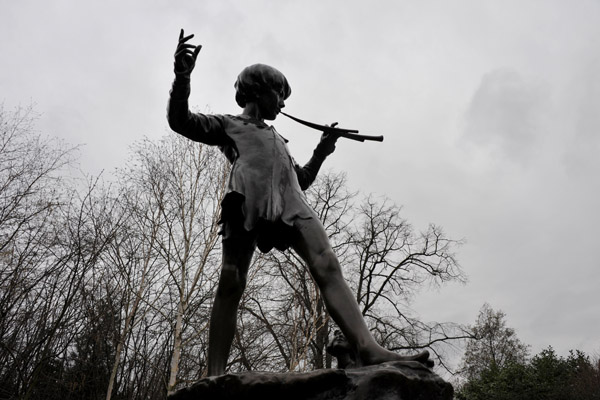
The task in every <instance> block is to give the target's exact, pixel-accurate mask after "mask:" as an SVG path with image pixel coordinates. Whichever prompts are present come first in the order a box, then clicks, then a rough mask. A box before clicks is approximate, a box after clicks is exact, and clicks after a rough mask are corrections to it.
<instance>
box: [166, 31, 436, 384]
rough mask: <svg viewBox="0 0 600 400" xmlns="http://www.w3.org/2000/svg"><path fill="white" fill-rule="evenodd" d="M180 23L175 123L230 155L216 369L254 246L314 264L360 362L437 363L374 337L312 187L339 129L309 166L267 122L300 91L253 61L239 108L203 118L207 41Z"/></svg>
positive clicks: (212, 352)
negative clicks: (198, 70) (196, 109)
mask: <svg viewBox="0 0 600 400" xmlns="http://www.w3.org/2000/svg"><path fill="white" fill-rule="evenodd" d="M193 36H194V35H189V36H185V35H184V32H183V30H181V33H180V36H179V43H178V46H177V50H176V52H175V80H174V82H173V86H172V90H171V95H170V99H169V106H168V121H169V125H170V127H171V128H172V129H173V130H174V131H175V132H177V133H179V134H181V135H183V136H185V137H187V138H189V139H191V140H194V141H197V142H202V143H205V144H208V145H214V146H219V148H220V149H221V151H222V152H223V154H224V155H225V157H227V159H228V160H229V162H231V164H232V168H231V175H230V179H229V185H228V188H227V194H226V196H225V198H224V200H223V202H222V215H223V217H222V220H221V223H222V224H223V229H222V232H223V266H222V270H221V276H220V280H219V285H218V289H217V292H216V295H215V299H214V304H213V309H212V314H211V321H210V330H209V349H208V375H209V376H214V375H221V374H223V373H224V372H225V366H226V363H227V358H228V356H229V351H230V348H231V343H232V340H233V337H234V332H235V329H236V317H237V310H238V305H239V302H240V298H241V296H242V293H243V291H244V288H245V286H246V278H247V274H248V268H249V266H250V262H251V260H252V256H253V254H254V251H255V249H256V248H257V247H258V248H259V249H260V250H262V251H264V252H266V251H269V250H271V248H273V247H276V248H278V249H282V250H283V249H287V248H292V249H293V250H294V251H295V252H296V253H297V254H298V255H299V256H300V257H301V258H302V259H303V260H304V261H305V262H306V265H307V266H308V269H309V271H310V273H311V274H312V276H313V277H314V279H315V282H316V283H317V285H318V287H319V289H320V291H321V294H322V296H323V298H324V300H325V304H326V306H327V310H328V312H329V314H330V315H331V317H332V318H333V320H334V321H335V323H336V324H337V325H338V326H339V328H340V330H341V331H342V332H343V334H344V336H345V337H346V338H347V341H348V344H349V346H350V347H351V348H352V349H353V352H352V354H353V359H352V360H351V361H352V362H353V365H355V366H367V365H375V364H380V363H384V362H389V361H417V362H419V363H421V364H423V365H427V366H430V365H431V361H430V360H429V353H428V352H427V351H424V352H422V353H420V354H417V355H414V356H403V355H400V354H397V353H394V352H391V351H389V350H387V349H384V348H383V347H381V346H380V345H379V344H378V343H377V342H376V341H375V340H374V338H373V336H372V335H371V333H370V332H369V329H368V328H367V325H366V324H365V321H364V319H363V317H362V315H361V313H360V309H359V307H358V304H357V302H356V300H355V298H354V295H353V294H352V292H351V291H350V288H349V287H348V285H347V284H346V282H345V281H344V278H343V276H342V272H341V268H340V264H339V261H338V259H337V257H336V256H335V254H334V253H333V250H332V248H331V245H330V243H329V239H328V237H327V234H326V232H325V229H324V227H323V225H322V223H321V222H320V221H319V219H318V217H317V215H316V214H315V212H314V211H313V210H312V209H311V208H310V206H309V205H308V202H307V201H306V198H305V196H304V194H303V190H305V189H306V188H308V187H309V186H310V184H311V183H312V182H313V181H314V179H315V177H316V175H317V173H318V171H319V168H320V167H321V165H322V163H323V161H324V160H325V158H326V157H327V156H328V155H329V154H331V153H333V151H334V150H335V143H336V140H337V139H338V137H339V135H338V134H337V132H336V131H334V130H332V129H324V133H323V135H322V136H321V140H320V142H319V143H318V144H317V146H316V148H315V150H314V152H313V156H312V157H311V159H310V160H309V162H308V163H307V164H305V165H304V166H302V167H301V166H299V165H298V164H296V163H295V162H294V161H293V158H292V157H291V156H290V154H289V151H288V148H287V145H286V140H285V139H284V138H283V137H282V136H281V135H279V134H278V133H277V131H276V130H275V128H274V127H273V126H269V125H267V124H266V123H265V120H274V119H275V118H276V117H277V115H278V114H279V113H280V112H281V109H282V108H284V107H285V100H286V99H287V98H288V97H289V95H290V94H291V88H290V86H289V84H288V82H287V79H286V78H285V76H284V75H283V74H282V73H281V72H279V71H278V70H276V69H275V68H273V67H269V66H267V65H263V64H255V65H251V66H249V67H247V68H245V69H244V70H243V71H242V72H241V73H240V75H239V76H238V79H237V81H236V84H235V88H236V101H237V103H238V104H239V105H240V107H242V109H243V111H242V113H241V114H240V115H237V116H232V115H204V114H200V113H192V112H190V111H189V107H188V97H189V94H190V76H191V73H192V71H193V69H194V66H195V64H196V59H197V57H198V54H199V52H200V49H201V46H195V45H192V44H190V43H189V40H190V39H192V38H193Z"/></svg>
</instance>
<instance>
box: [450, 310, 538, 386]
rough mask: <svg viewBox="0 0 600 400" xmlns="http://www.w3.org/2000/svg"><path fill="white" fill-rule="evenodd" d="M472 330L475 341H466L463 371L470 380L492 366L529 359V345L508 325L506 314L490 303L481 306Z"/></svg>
mask: <svg viewBox="0 0 600 400" xmlns="http://www.w3.org/2000/svg"><path fill="white" fill-rule="evenodd" d="M471 331H472V335H473V340H471V341H469V342H468V343H467V348H466V350H465V355H464V357H463V362H462V364H463V365H462V374H463V375H464V376H465V377H466V378H467V379H469V380H473V379H477V378H479V376H480V375H481V372H482V371H484V370H485V369H487V368H490V367H494V368H500V367H503V366H505V365H508V364H509V363H525V361H526V360H527V356H528V353H529V349H528V346H527V345H526V344H524V343H523V342H521V340H519V338H518V337H517V335H516V332H515V330H514V329H512V328H509V327H508V326H506V314H504V312H502V311H500V310H499V311H495V310H494V309H492V307H491V306H490V305H489V304H487V303H486V304H484V305H483V306H482V307H481V310H479V315H478V316H477V321H476V322H475V325H473V326H472V327H471Z"/></svg>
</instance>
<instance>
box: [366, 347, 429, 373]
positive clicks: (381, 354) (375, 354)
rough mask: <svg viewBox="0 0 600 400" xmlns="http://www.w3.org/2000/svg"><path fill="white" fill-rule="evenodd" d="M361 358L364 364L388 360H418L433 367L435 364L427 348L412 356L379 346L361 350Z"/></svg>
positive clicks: (374, 363)
mask: <svg viewBox="0 0 600 400" xmlns="http://www.w3.org/2000/svg"><path fill="white" fill-rule="evenodd" d="M360 359H361V361H362V364H363V365H376V364H381V363H384V362H388V361H416V362H419V363H421V364H423V365H424V366H426V367H427V368H432V367H433V365H434V363H433V360H431V359H430V358H429V352H428V351H427V350H423V351H422V352H420V353H418V354H415V355H412V356H406V355H400V354H397V353H394V352H392V351H389V350H386V349H384V348H383V347H379V349H377V350H375V351H365V352H361V354H360Z"/></svg>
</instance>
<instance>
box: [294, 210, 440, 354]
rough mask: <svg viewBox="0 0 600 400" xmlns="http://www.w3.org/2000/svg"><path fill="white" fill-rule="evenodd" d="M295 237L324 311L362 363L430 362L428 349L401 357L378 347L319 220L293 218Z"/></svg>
mask: <svg viewBox="0 0 600 400" xmlns="http://www.w3.org/2000/svg"><path fill="white" fill-rule="evenodd" d="M295 227H296V228H297V230H298V234H299V235H298V238H297V239H296V241H295V243H294V250H295V251H296V252H297V253H298V255H300V257H302V258H303V259H304V261H305V262H306V263H307V264H308V267H309V269H310V272H311V274H312V276H313V277H314V279H315V281H316V283H317V285H318V286H319V290H320V291H321V294H322V296H323V300H324V301H325V305H326V307H327V311H329V314H330V315H331V317H332V318H333V320H334V321H335V323H336V324H337V325H338V326H339V327H340V329H341V331H342V332H343V334H344V335H345V336H346V338H347V339H348V341H349V342H350V343H351V344H352V345H353V346H355V348H356V350H357V354H358V355H359V358H360V361H359V360H357V361H359V362H361V363H362V365H374V364H379V363H382V362H386V361H419V362H421V363H423V364H425V365H431V361H429V352H427V351H424V352H422V353H420V354H417V355H414V356H402V355H400V354H397V353H394V352H392V351H389V350H387V349H384V348H383V347H381V346H380V345H379V344H378V343H377V342H376V341H375V339H374V338H373V336H372V335H371V332H370V331H369V329H368V327H367V325H366V323H365V321H364V319H363V316H362V314H361V312H360V309H359V307H358V303H357V302H356V299H355V298H354V296H353V294H352V292H351V290H350V288H349V287H348V284H347V283H346V281H345V280H344V277H343V276H342V272H341V268H340V265H339V261H338V260H337V257H336V256H335V254H334V253H333V250H332V249H331V245H330V244H329V238H328V237H327V234H326V232H325V229H324V228H323V225H322V224H321V222H320V221H319V220H318V219H316V218H312V219H307V220H297V221H296V223H295Z"/></svg>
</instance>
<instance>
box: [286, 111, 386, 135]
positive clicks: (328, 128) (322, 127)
mask: <svg viewBox="0 0 600 400" xmlns="http://www.w3.org/2000/svg"><path fill="white" fill-rule="evenodd" d="M280 113H281V114H283V115H285V116H286V117H288V118H291V119H293V120H294V121H296V122H298V123H301V124H302V125H305V126H308V127H309V128H313V129H316V130H318V131H321V132H331V133H334V134H336V135H338V136H340V137H345V138H346V139H352V140H357V141H359V142H364V141H365V140H373V141H376V142H383V136H368V135H358V131H357V130H356V129H344V128H335V127H332V126H326V125H319V124H315V123H313V122H308V121H304V120H302V119H300V118H296V117H293V116H291V115H289V114H286V113H284V112H283V111H280Z"/></svg>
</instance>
